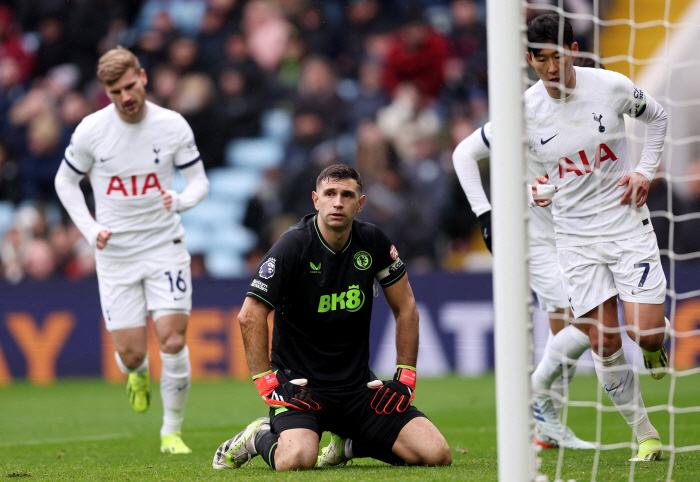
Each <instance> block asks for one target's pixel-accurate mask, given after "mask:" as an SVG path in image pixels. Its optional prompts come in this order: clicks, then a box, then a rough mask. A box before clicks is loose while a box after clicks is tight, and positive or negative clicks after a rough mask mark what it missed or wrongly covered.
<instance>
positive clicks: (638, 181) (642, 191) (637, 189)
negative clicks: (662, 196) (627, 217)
mask: <svg viewBox="0 0 700 482" xmlns="http://www.w3.org/2000/svg"><path fill="white" fill-rule="evenodd" d="M625 184H627V190H625V193H624V194H623V195H622V199H621V200H620V204H622V205H623V206H629V205H631V204H632V199H635V201H636V202H635V205H636V206H637V207H638V208H641V207H642V206H644V203H645V202H647V198H648V197H649V184H651V183H650V182H649V179H647V178H646V176H644V174H640V173H638V172H636V171H635V172H633V173H631V174H628V175H626V176H625V177H623V178H622V180H621V181H620V182H618V183H617V185H618V186H624V185H625Z"/></svg>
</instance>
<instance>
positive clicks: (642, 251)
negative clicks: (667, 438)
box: [525, 14, 670, 460]
mask: <svg viewBox="0 0 700 482" xmlns="http://www.w3.org/2000/svg"><path fill="white" fill-rule="evenodd" d="M560 29H561V32H560ZM560 34H563V35H561V38H563V41H562V42H561V43H560V40H559V39H560ZM577 51H578V45H577V43H576V42H574V41H573V30H572V28H571V25H570V24H569V23H568V22H567V21H565V20H563V19H560V17H559V16H558V15H557V14H545V15H540V16H538V17H536V18H535V19H533V20H532V21H530V23H529V24H528V52H527V54H526V55H527V60H528V62H529V63H530V65H532V67H534V69H535V71H536V72H537V76H538V77H539V78H540V81H539V82H537V83H536V84H535V85H534V86H532V87H531V88H530V89H528V90H527V92H526V93H525V111H526V117H527V120H526V122H527V135H528V139H529V145H530V151H529V159H528V162H529V163H530V164H531V168H532V169H533V170H534V171H535V172H536V173H537V174H538V177H537V178H536V179H537V180H536V182H535V184H533V196H535V202H536V203H537V204H538V205H539V206H542V207H546V206H548V205H549V204H552V217H553V221H554V231H555V239H556V245H557V258H558V262H559V267H560V270H561V272H562V277H563V280H564V283H565V289H566V292H567V295H568V298H569V304H570V307H571V310H572V312H573V314H574V316H575V318H576V320H577V322H578V323H577V326H579V327H580V328H581V329H583V330H584V331H585V332H586V333H588V336H589V339H590V342H591V347H592V349H593V360H594V363H595V369H596V373H597V375H598V379H599V381H600V383H601V385H602V386H603V388H604V389H605V391H606V393H607V394H608V396H609V397H610V399H611V400H612V402H613V403H614V404H615V406H616V407H617V409H618V410H619V411H620V413H621V414H622V416H623V417H624V418H625V420H626V421H627V423H628V424H629V425H630V427H631V428H632V429H633V431H634V433H635V435H636V437H637V441H638V443H639V452H638V454H637V455H636V456H635V457H634V458H633V459H632V460H659V459H660V458H661V457H662V454H663V452H662V450H661V442H660V437H659V433H658V432H657V431H656V429H655V428H654V427H653V426H652V425H651V422H650V421H649V417H648V415H647V412H646V409H645V408H644V402H643V401H642V397H641V392H640V387H639V381H638V378H637V375H636V373H635V372H634V371H633V370H632V368H631V367H630V365H629V363H628V362H627V359H626V358H625V354H624V352H623V349H622V338H621V334H620V328H619V321H618V317H617V298H618V296H619V298H620V300H621V301H622V305H623V310H624V313H625V324H626V328H627V330H628V333H629V335H630V337H631V338H632V339H634V340H635V341H636V342H637V344H639V346H640V347H641V348H642V353H643V355H644V363H645V365H646V367H647V368H648V369H649V371H650V372H651V375H652V377H653V378H661V377H663V376H664V375H665V372H666V366H667V357H666V350H665V348H664V342H665V341H666V338H667V337H668V335H669V333H670V324H669V322H668V320H666V319H665V317H664V313H665V298H666V278H665V276H664V273H663V270H662V268H661V262H660V256H659V249H658V246H657V244H656V237H655V235H654V233H653V228H652V225H651V222H650V219H649V209H648V208H647V207H646V206H645V205H644V203H645V202H646V198H647V195H648V192H649V184H650V182H651V179H652V178H653V177H654V174H655V173H656V170H657V168H658V166H659V162H660V159H661V153H662V151H663V145H664V137H665V134H666V124H667V119H666V113H665V111H664V109H663V108H662V107H661V106H660V105H659V104H658V103H657V102H656V101H654V100H653V99H652V98H651V97H649V95H647V94H645V93H644V92H642V91H641V90H640V89H639V88H637V87H636V86H635V85H634V84H633V83H632V81H631V80H630V79H628V78H627V77H625V76H624V75H621V74H619V73H616V72H611V71H607V70H599V69H590V68H580V67H574V65H573V60H574V57H575V55H576V52H577ZM623 115H628V116H629V117H632V118H637V119H639V120H641V121H643V122H645V123H646V124H647V128H646V133H645V138H644V148H643V151H642V155H641V160H640V161H639V164H638V165H637V168H636V169H633V167H632V162H631V158H630V154H629V151H628V147H627V139H626V134H625V123H624V118H623ZM547 182H550V183H552V184H554V185H555V186H556V187H557V189H558V191H557V193H556V194H555V195H554V197H553V198H552V199H546V198H538V197H536V192H537V185H538V184H546V183H547Z"/></svg>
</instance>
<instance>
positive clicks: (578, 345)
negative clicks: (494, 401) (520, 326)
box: [532, 308, 590, 416]
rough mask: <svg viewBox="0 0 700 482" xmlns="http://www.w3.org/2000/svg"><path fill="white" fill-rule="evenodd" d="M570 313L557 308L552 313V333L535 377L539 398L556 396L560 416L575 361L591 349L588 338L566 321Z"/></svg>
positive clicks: (550, 314) (554, 399)
mask: <svg viewBox="0 0 700 482" xmlns="http://www.w3.org/2000/svg"><path fill="white" fill-rule="evenodd" d="M567 312H568V310H564V309H561V308H560V309H558V310H556V311H554V312H550V313H549V323H550V334H549V336H548V337H547V344H546V345H545V349H544V353H543V355H542V359H541V360H540V362H539V364H538V365H537V368H536V369H535V372H534V373H533V375H532V388H533V391H534V393H535V394H536V395H541V396H545V395H549V394H550V393H551V394H553V397H552V403H553V404H554V409H555V412H556V413H557V416H558V414H559V407H561V401H562V399H563V398H564V396H565V394H566V393H568V389H569V387H570V386H571V380H572V378H573V376H574V374H575V373H576V362H577V361H578V359H579V358H580V357H581V355H583V353H584V352H585V351H586V350H587V349H588V348H590V343H589V341H588V336H587V335H586V334H585V333H584V332H582V331H581V330H580V329H578V328H576V327H574V326H573V325H567V324H566V322H565V321H564V318H565V317H566V316H567Z"/></svg>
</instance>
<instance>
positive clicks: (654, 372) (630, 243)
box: [610, 232, 671, 379]
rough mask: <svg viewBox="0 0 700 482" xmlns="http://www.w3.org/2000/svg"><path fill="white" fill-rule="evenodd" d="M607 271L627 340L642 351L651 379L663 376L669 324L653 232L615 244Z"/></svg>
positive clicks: (659, 260)
mask: <svg viewBox="0 0 700 482" xmlns="http://www.w3.org/2000/svg"><path fill="white" fill-rule="evenodd" d="M614 249H616V250H617V251H615V252H613V254H614V255H615V262H614V263H611V265H610V269H611V270H612V272H613V274H614V276H615V285H616V287H617V290H618V292H619V293H620V299H621V300H622V305H623V308H624V311H625V325H626V326H627V333H628V334H629V336H630V338H632V339H633V340H635V341H636V342H637V344H638V345H639V346H640V347H641V348H642V354H643V355H644V364H645V365H646V367H647V369H649V371H650V372H651V376H652V377H653V378H656V379H658V378H662V377H663V376H664V375H665V374H666V366H667V365H668V357H667V354H666V349H665V348H664V343H665V342H666V340H667V338H668V336H669V334H670V331H671V327H670V323H669V322H668V320H666V318H665V317H664V312H665V300H666V276H665V275H664V272H663V269H662V268H661V258H660V256H659V248H658V246H657V244H656V236H655V235H654V233H653V232H651V233H646V234H642V235H639V236H635V237H634V238H630V239H625V240H622V241H618V242H616V243H615V246H614Z"/></svg>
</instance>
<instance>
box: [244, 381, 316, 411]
mask: <svg viewBox="0 0 700 482" xmlns="http://www.w3.org/2000/svg"><path fill="white" fill-rule="evenodd" d="M253 380H254V381H255V386H256V387H258V392H260V396H262V399H263V400H264V401H265V403H267V404H268V405H271V406H273V407H286V408H295V409H297V410H302V411H304V412H306V411H309V410H320V409H321V405H319V404H318V402H317V401H316V400H314V397H315V396H316V395H315V394H314V393H313V392H311V391H309V390H305V389H303V388H302V387H303V386H305V385H306V383H307V380H306V378H297V379H295V380H291V381H289V382H287V383H284V384H282V385H280V382H279V380H277V375H275V372H273V371H269V372H265V373H262V374H260V375H256V376H255V377H253Z"/></svg>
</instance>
